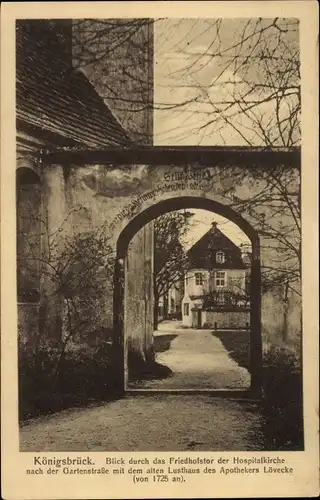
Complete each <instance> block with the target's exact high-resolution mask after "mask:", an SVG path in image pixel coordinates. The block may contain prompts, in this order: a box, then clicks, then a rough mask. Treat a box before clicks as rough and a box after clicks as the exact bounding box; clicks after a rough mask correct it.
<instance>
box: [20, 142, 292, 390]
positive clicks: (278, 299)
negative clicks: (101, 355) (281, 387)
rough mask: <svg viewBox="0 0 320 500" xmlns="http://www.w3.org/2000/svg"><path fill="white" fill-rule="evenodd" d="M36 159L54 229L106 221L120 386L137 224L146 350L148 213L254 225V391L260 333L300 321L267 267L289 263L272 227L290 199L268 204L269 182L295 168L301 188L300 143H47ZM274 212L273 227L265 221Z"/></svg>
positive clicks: (277, 228) (105, 320) (139, 306)
mask: <svg viewBox="0 0 320 500" xmlns="http://www.w3.org/2000/svg"><path fill="white" fill-rule="evenodd" d="M35 164H36V166H37V168H38V169H39V167H40V171H41V172H40V175H41V185H42V192H43V197H42V199H43V201H42V205H43V206H42V211H43V212H44V213H46V214H47V218H46V220H47V225H48V228H47V229H48V231H49V232H50V233H51V234H56V232H57V231H58V230H59V228H60V227H61V226H64V227H65V226H67V228H69V229H68V231H71V232H73V233H83V232H85V233H88V232H94V231H96V230H101V228H103V231H104V234H105V236H106V238H107V240H108V244H109V246H110V248H111V250H112V253H113V255H115V256H116V261H115V265H114V267H115V269H114V275H113V277H111V276H107V275H104V274H103V272H102V274H101V279H102V281H104V282H105V294H104V298H103V304H102V309H103V310H102V311H101V314H100V318H101V321H102V326H103V327H105V328H107V329H108V330H109V331H110V330H112V342H113V346H114V357H115V359H116V362H117V367H118V369H119V378H120V379H122V378H123V389H124V388H125V383H124V382H125V380H124V373H125V368H126V366H125V353H126V345H125V321H124V314H125V300H126V291H125V288H126V287H125V279H126V272H125V270H126V261H127V249H128V245H129V243H130V242H131V243H130V245H132V244H133V242H134V240H135V239H136V235H137V234H138V233H139V230H142V228H145V229H144V230H143V231H144V233H143V235H142V236H141V238H140V240H139V241H135V242H134V244H133V246H134V249H133V251H134V254H135V258H136V266H137V273H138V275H139V280H137V284H136V285H135V286H134V287H133V289H131V296H130V300H131V302H132V307H133V308H134V307H135V308H136V310H137V311H138V316H139V315H140V316H139V318H138V321H140V322H141V323H140V324H139V325H138V326H139V327H140V326H141V332H142V333H141V338H140V339H137V344H138V348H139V349H140V351H141V352H143V353H145V354H147V351H148V344H149V343H150V332H151V336H152V333H153V330H152V326H151V325H152V323H153V318H152V314H153V310H152V307H151V301H150V297H151V294H152V285H151V282H152V259H153V254H152V248H153V247H152V245H153V242H152V231H151V230H150V229H148V226H150V224H149V223H150V222H151V221H152V220H154V219H155V218H156V217H158V216H159V215H161V214H164V213H166V212H170V211H174V210H179V209H183V208H190V209H204V210H208V211H211V212H214V213H217V214H220V215H221V216H223V217H225V218H227V219H229V220H230V221H232V222H233V223H235V224H236V225H237V226H238V227H239V228H240V229H241V230H242V231H243V232H244V233H245V234H246V235H247V237H248V238H249V240H250V242H251V245H252V267H251V278H250V279H251V286H250V294H251V297H250V299H251V300H250V304H251V308H250V372H251V387H250V391H248V394H258V393H259V391H260V386H261V369H262V341H261V339H262V338H264V339H268V338H270V335H272V334H273V332H276V333H277V332H281V329H282V328H283V323H284V321H286V325H287V327H288V328H290V333H291V334H292V335H295V332H296V331H297V332H298V331H299V330H300V319H299V304H297V302H296V299H295V298H294V296H293V294H292V295H290V294H289V295H287V296H286V302H285V303H284V300H283V295H282V294H283V290H282V283H281V282H279V283H276V286H274V287H273V288H272V289H270V288H268V287H265V288H263V287H262V286H261V276H262V273H261V269H263V268H264V269H270V268H271V267H272V265H273V263H274V262H275V261H277V267H278V269H277V271H278V270H279V269H280V267H281V265H282V263H283V264H284V265H287V264H288V260H286V261H285V259H284V258H283V254H280V253H279V252H280V251H279V249H278V247H279V245H278V240H277V239H276V238H274V237H273V236H272V234H274V235H277V234H281V231H282V228H283V224H284V222H285V221H289V223H290V220H291V219H290V213H289V212H288V211H287V212H286V211H285V208H283V206H281V207H280V208H281V211H280V210H278V209H274V207H271V206H270V199H272V197H273V194H274V195H275V196H274V199H277V200H278V199H279V195H278V192H277V189H278V185H277V184H276V183H275V182H274V179H273V180H272V183H271V181H270V179H272V177H275V176H278V178H279V179H280V180H283V179H285V180H286V181H288V179H287V177H288V176H289V177H288V178H289V180H290V182H291V184H290V189H292V190H294V189H295V190H298V189H299V168H297V166H298V165H299V153H298V152H295V151H293V152H285V151H280V152H279V151H261V150H256V149H252V148H250V149H245V148H238V149H237V148H157V147H151V148H140V149H133V150H130V149H128V150H125V149H116V150H112V149H109V150H106V151H102V150H100V151H86V152H75V151H69V152H67V151H65V152H59V153H49V154H47V155H45V156H43V157H42V158H40V160H39V159H36V163H35ZM286 176H287V177H286ZM288 182H289V181H288ZM270 186H271V187H270ZM252 207H254V210H253V209H252ZM275 213H280V216H279V217H277V216H274V214H275ZM271 219H272V225H273V226H272V227H273V231H274V232H273V233H271V232H270V230H269V232H268V231H266V227H268V226H267V224H269V226H270V223H269V222H268V221H269V220H271ZM266 221H267V222H266ZM289 223H288V224H289ZM140 232H141V231H140ZM270 235H271V236H270ZM291 236H292V237H294V232H293V231H292V232H290V233H289V236H286V237H287V238H288V237H291ZM290 245H291V243H290ZM291 246H292V245H291ZM282 251H283V250H282V249H281V252H282ZM139 266H140V267H139ZM280 270H281V269H280ZM139 273H140V274H139ZM140 282H141V283H140ZM140 285H141V286H140ZM41 287H44V289H46V290H47V294H46V295H42V291H41V289H40V299H39V300H40V302H39V303H40V306H41V310H46V307H47V306H46V304H45V301H46V297H47V296H48V291H49V292H50V290H49V288H48V287H49V284H48V283H46V282H45V277H44V278H43V279H42V282H41ZM41 287H40V288H41ZM45 287H46V288H45ZM139 287H140V288H139ZM132 290H133V292H132ZM50 304H51V305H50V307H51V309H52V308H56V311H52V313H50V315H51V316H52V315H53V316H56V317H58V316H59V317H60V316H61V317H62V320H61V321H60V324H61V325H62V328H63V300H62V301H61V300H60V301H59V300H57V301H56V302H53V301H52V300H51V301H50ZM28 307H29V306H28ZM30 307H31V306H30ZM24 308H26V306H25V305H24ZM51 309H50V311H51ZM23 311H24V310H23ZM26 317H27V316H26V315H25V313H24V312H23V315H22V316H21V321H20V320H19V321H20V327H19V328H20V329H21V330H23V329H27V325H25V324H24V322H25V321H26V320H25V318H26ZM57 324H59V322H56V323H55V327H54V329H53V331H52V334H53V336H56V335H60V334H59V332H57V326H56V325H57ZM45 331H46V332H47V333H46V335H47V334H48V335H49V334H50V333H49V332H50V325H49V326H47V325H46V330H45ZM148 332H149V333H148ZM148 335H149V336H148ZM91 340H92V339H91Z"/></svg>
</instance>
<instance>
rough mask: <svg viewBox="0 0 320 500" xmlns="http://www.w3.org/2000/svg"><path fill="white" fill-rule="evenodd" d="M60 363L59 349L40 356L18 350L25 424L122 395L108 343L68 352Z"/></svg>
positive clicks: (43, 351) (21, 410)
mask: <svg viewBox="0 0 320 500" xmlns="http://www.w3.org/2000/svg"><path fill="white" fill-rule="evenodd" d="M58 360H60V349H59V347H51V348H50V346H48V345H47V346H44V345H43V346H42V347H41V348H38V349H37V352H36V353H35V352H33V351H31V350H28V349H25V348H23V347H22V346H21V347H20V350H19V418H20V420H25V419H27V418H30V417H35V416H38V415H41V414H46V413H53V412H56V411H60V410H62V409H64V408H69V407H72V406H87V405H88V404H90V403H92V404H97V403H99V402H101V401H107V400H111V399H114V398H117V397H118V396H119V395H120V394H121V391H122V386H121V383H120V382H121V381H120V380H119V375H118V373H119V371H118V370H117V369H116V367H115V366H114V361H113V352H112V348H111V346H110V344H109V343H108V342H104V343H102V344H101V345H100V346H98V347H91V348H90V347H88V345H85V346H81V345H78V348H77V349H75V350H68V351H66V352H65V355H64V357H63V359H62V361H61V362H60V363H59V371H58V372H57V374H56V376H54V377H53V376H52V375H53V373H55V371H56V366H57V362H58Z"/></svg>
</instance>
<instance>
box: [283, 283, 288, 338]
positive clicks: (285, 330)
mask: <svg viewBox="0 0 320 500" xmlns="http://www.w3.org/2000/svg"><path fill="white" fill-rule="evenodd" d="M288 292H289V283H286V284H285V293H284V301H283V302H284V312H283V332H282V340H283V341H284V342H287V340H288Z"/></svg>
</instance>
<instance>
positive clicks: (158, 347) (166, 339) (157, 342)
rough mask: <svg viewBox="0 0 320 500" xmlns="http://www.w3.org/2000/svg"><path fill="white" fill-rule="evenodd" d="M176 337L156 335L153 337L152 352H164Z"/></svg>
mask: <svg viewBox="0 0 320 500" xmlns="http://www.w3.org/2000/svg"><path fill="white" fill-rule="evenodd" d="M176 337H177V335H174V334H172V335H157V336H156V337H154V352H155V353H158V352H165V351H168V350H169V349H170V347H171V342H172V341H173V340H174V339H175V338H176Z"/></svg>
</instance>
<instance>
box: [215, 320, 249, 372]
mask: <svg viewBox="0 0 320 500" xmlns="http://www.w3.org/2000/svg"><path fill="white" fill-rule="evenodd" d="M212 335H213V336H214V337H217V338H218V339H219V340H221V342H222V344H223V346H224V347H225V348H226V349H227V351H228V353H229V355H230V356H231V358H232V359H234V360H235V361H236V362H237V363H238V365H239V366H241V367H243V368H246V369H247V370H249V369H250V367H249V346H250V332H249V331H240V330H239V331H237V330H234V331H219V332H212Z"/></svg>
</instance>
